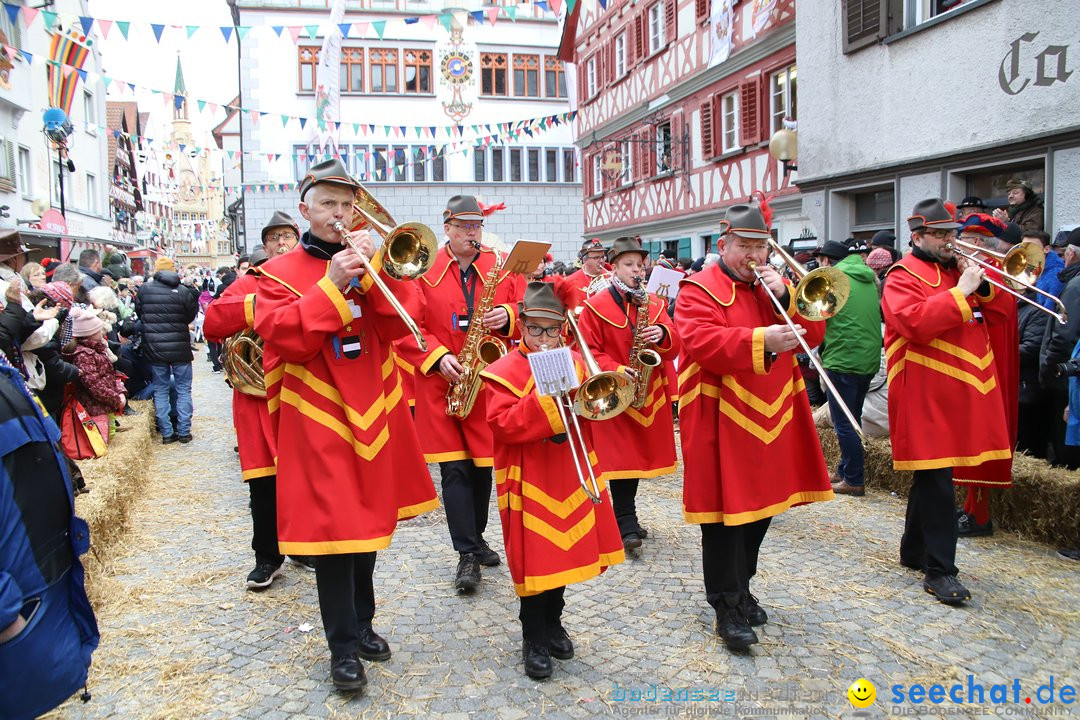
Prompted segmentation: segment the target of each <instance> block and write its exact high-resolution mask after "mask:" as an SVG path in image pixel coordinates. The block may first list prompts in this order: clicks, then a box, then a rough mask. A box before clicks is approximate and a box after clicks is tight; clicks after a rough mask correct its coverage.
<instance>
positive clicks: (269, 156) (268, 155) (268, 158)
mask: <svg viewBox="0 0 1080 720" xmlns="http://www.w3.org/2000/svg"><path fill="white" fill-rule="evenodd" d="M266 161H267V162H274V153H266Z"/></svg>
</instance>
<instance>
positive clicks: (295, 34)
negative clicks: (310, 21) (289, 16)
mask: <svg viewBox="0 0 1080 720" xmlns="http://www.w3.org/2000/svg"><path fill="white" fill-rule="evenodd" d="M289 37H291V38H292V41H293V44H296V43H297V42H298V41H299V40H300V26H299V25H290V26H289Z"/></svg>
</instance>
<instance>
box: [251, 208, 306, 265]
mask: <svg viewBox="0 0 1080 720" xmlns="http://www.w3.org/2000/svg"><path fill="white" fill-rule="evenodd" d="M298 242H300V226H299V225H297V224H296V221H295V220H293V219H292V216H291V215H289V214H288V213H286V212H282V211H281V210H277V211H275V212H274V215H273V216H272V217H271V218H270V222H268V223H267V224H266V227H264V228H263V229H262V243H263V250H265V251H266V254H267V255H269V256H270V257H277V256H278V255H282V254H284V253H287V252H289V251H290V250H292V249H293V248H294V247H296V244H297V243H298ZM252 264H254V263H252Z"/></svg>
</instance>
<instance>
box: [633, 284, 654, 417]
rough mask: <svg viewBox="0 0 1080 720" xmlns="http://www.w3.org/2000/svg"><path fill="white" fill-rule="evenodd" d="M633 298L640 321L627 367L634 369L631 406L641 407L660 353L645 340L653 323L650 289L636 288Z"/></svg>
mask: <svg viewBox="0 0 1080 720" xmlns="http://www.w3.org/2000/svg"><path fill="white" fill-rule="evenodd" d="M639 282H640V281H639ZM633 300H634V304H635V305H637V306H638V322H637V327H636V328H634V342H633V344H632V345H631V346H630V364H629V365H627V368H628V369H630V370H633V371H634V401H633V402H632V403H630V407H632V408H641V407H644V405H645V401H646V400H647V399H648V395H649V381H650V380H651V379H652V371H653V369H654V368H657V367H659V366H660V354H659V353H657V352H656V351H655V350H652V349H650V348H649V347H648V344H649V343H648V342H646V340H645V330H646V329H647V328H649V327H650V326H651V325H652V323H650V322H649V293H648V291H646V290H645V289H644V288H640V287H639V288H637V289H635V290H634V291H633Z"/></svg>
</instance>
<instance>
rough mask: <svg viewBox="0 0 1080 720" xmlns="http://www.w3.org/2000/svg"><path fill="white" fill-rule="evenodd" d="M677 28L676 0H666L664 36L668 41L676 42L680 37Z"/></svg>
mask: <svg viewBox="0 0 1080 720" xmlns="http://www.w3.org/2000/svg"><path fill="white" fill-rule="evenodd" d="M675 30H676V27H675V0H664V37H665V39H666V40H667V42H674V41H675V38H676V37H678V33H677V32H675Z"/></svg>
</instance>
